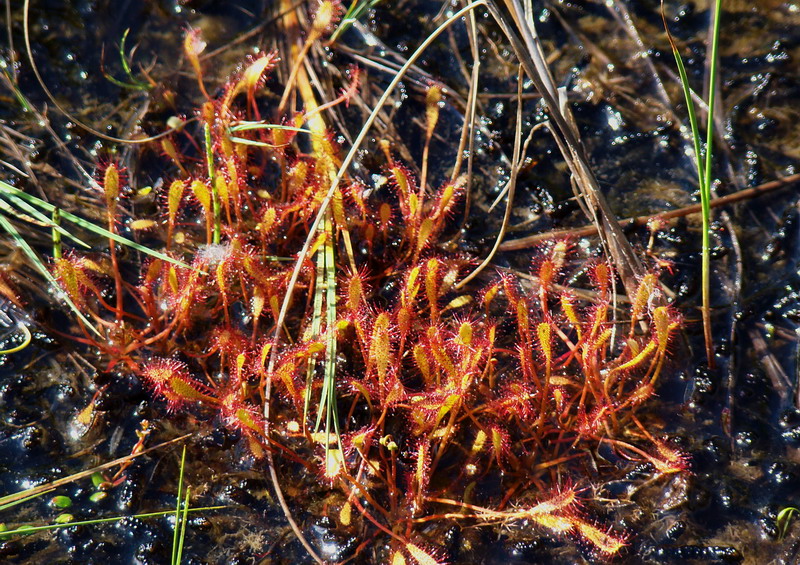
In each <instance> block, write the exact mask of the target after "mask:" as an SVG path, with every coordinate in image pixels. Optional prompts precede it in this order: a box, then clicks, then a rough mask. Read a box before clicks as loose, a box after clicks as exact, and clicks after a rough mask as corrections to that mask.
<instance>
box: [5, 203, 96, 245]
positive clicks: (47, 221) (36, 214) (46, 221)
mask: <svg viewBox="0 0 800 565" xmlns="http://www.w3.org/2000/svg"><path fill="white" fill-rule="evenodd" d="M6 198H8V202H9V203H10V204H13V205H14V206H16V207H17V208H19V209H21V210H23V211H25V212H27V213H28V214H30V215H31V216H32V217H33V218H34V219H36V221H38V222H41V224H42V225H43V226H44V227H48V228H51V229H53V230H55V231H57V232H58V233H60V234H61V235H63V236H64V237H68V238H69V239H71V240H72V241H74V242H75V243H77V244H78V245H80V246H81V247H84V248H86V249H91V246H90V245H89V244H88V243H86V242H85V241H83V240H82V239H80V238H79V237H77V236H76V235H73V234H71V233H70V232H69V231H68V230H65V229H64V228H63V227H61V226H60V225H59V224H57V223H55V222H54V221H53V219H52V215H51V216H50V217H49V218H48V217H47V216H45V215H44V214H42V213H41V212H40V211H39V210H37V209H36V208H34V207H33V206H31V205H30V204H28V203H27V202H25V201H24V200H22V199H21V198H17V197H16V196H12V195H10V194H9V195H6ZM60 215H61V211H60V210H59V216H60Z"/></svg>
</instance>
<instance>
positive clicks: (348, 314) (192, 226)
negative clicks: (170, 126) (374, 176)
mask: <svg viewBox="0 0 800 565" xmlns="http://www.w3.org/2000/svg"><path fill="white" fill-rule="evenodd" d="M190 33H192V34H194V33H195V32H190ZM198 42H202V39H201V38H200V37H193V38H192V41H191V45H190V46H187V49H189V48H191V49H195V50H198V49H199V47H198V45H199V44H198ZM196 55H197V53H195V57H196ZM267 57H269V58H270V59H266V58H267ZM274 57H275V56H274V54H268V55H262V56H261V57H259V58H256V59H253V60H251V61H248V63H247V64H246V65H245V67H244V68H243V69H242V70H241V71H240V72H238V73H236V74H235V75H233V76H232V77H231V78H230V80H229V81H228V82H227V83H226V84H225V85H224V87H223V88H222V93H221V94H220V95H219V96H217V97H213V98H211V97H208V96H207V95H205V96H206V98H208V100H207V101H206V102H205V104H204V105H203V107H202V108H201V109H200V111H199V113H198V114H199V123H200V128H201V130H202V134H201V135H202V140H201V141H200V142H198V144H197V145H198V146H202V147H203V150H204V152H205V155H203V156H202V157H203V158H202V160H201V162H199V163H198V162H195V163H190V162H188V160H187V162H184V163H183V164H182V166H181V167H176V171H175V175H176V178H174V179H170V180H169V182H166V183H164V187H165V188H164V194H163V195H161V197H160V198H159V199H157V200H156V202H157V205H158V206H160V207H161V208H162V210H161V212H162V213H161V217H162V218H163V222H162V223H163V226H162V227H161V229H160V230H159V231H156V232H155V234H154V236H155V237H156V238H160V239H162V240H163V249H162V250H161V253H162V254H164V256H165V257H169V258H170V259H171V261H168V260H166V259H165V258H153V259H147V260H145V261H143V262H142V265H141V275H140V279H139V281H138V284H135V285H134V284H130V283H129V282H126V281H125V280H124V279H123V278H122V277H121V269H122V265H121V264H120V262H119V261H118V260H115V259H114V248H113V247H112V246H109V254H110V257H111V259H110V260H108V261H104V260H95V261H94V263H93V264H89V263H87V261H92V259H91V258H90V257H85V256H82V255H81V254H80V253H79V252H77V251H70V252H68V253H65V254H64V255H63V256H62V262H61V263H59V262H58V261H56V262H54V271H56V273H57V275H58V276H57V278H58V279H59V280H60V281H61V284H62V286H63V287H64V290H65V292H67V294H69V295H71V296H72V298H73V302H75V304H76V305H77V307H78V308H79V309H80V310H81V313H82V315H83V316H84V320H85V321H79V322H78V324H79V326H81V329H82V330H83V331H82V334H83V335H82V337H80V338H79V339H80V341H82V342H83V343H85V344H87V345H90V346H92V347H93V348H96V350H97V351H99V352H100V355H101V356H102V357H103V360H104V362H105V363H106V365H107V366H108V367H117V368H118V369H119V370H124V371H126V372H130V373H133V374H135V375H137V376H138V377H139V378H140V379H142V381H143V382H144V383H145V385H146V388H147V389H148V390H149V391H150V393H151V394H152V396H153V398H154V399H155V400H156V402H157V403H160V404H163V405H164V414H165V417H168V416H169V415H170V414H172V413H175V412H177V411H178V410H182V411H183V410H189V411H191V412H192V413H196V414H198V415H202V416H203V417H205V419H207V420H208V421H214V422H218V423H219V425H223V426H225V427H227V428H228V429H229V430H230V431H231V432H233V433H237V434H239V435H240V436H241V437H242V438H243V439H244V440H245V441H246V446H247V447H248V448H249V450H250V451H251V453H252V454H253V456H254V457H255V458H261V457H262V455H265V454H266V455H267V456H270V457H275V458H276V459H277V460H278V461H282V460H283V461H290V462H291V463H292V464H295V465H296V466H297V467H298V468H299V469H300V472H301V473H302V474H303V478H317V479H318V480H319V482H320V483H321V484H322V485H324V488H325V489H326V490H327V491H328V492H329V494H330V496H329V498H328V500H329V504H328V505H327V510H326V512H327V513H328V514H329V515H330V516H332V517H335V519H336V520H337V521H338V523H339V524H340V525H341V526H342V527H347V528H352V529H353V530H355V531H359V532H362V534H361V535H363V539H364V540H368V539H374V538H376V537H380V538H382V539H383V541H384V542H385V544H384V548H385V549H384V551H385V555H381V558H383V559H384V560H389V559H391V561H393V562H398V563H399V562H403V561H402V560H408V561H409V562H418V563H438V562H442V561H443V560H444V559H445V557H444V555H443V554H442V552H441V550H440V549H439V548H437V547H436V546H437V540H435V539H428V537H427V532H428V531H429V526H430V523H431V522H436V523H439V524H450V523H464V524H472V525H477V526H484V527H490V526H491V525H494V524H498V523H503V524H511V523H529V524H534V525H535V527H536V528H537V530H539V531H541V532H542V533H544V534H546V535H551V536H554V537H558V538H570V539H577V540H580V542H581V543H583V544H585V545H586V546H587V547H588V548H589V551H591V552H593V553H596V554H598V555H600V556H603V557H612V556H614V555H617V554H619V553H620V552H621V551H622V550H623V548H624V546H625V544H626V540H627V539H628V537H629V536H630V535H631V533H630V532H624V531H616V530H614V529H613V528H604V527H600V526H598V525H597V524H596V523H595V521H594V519H593V518H592V517H591V511H590V510H588V509H582V503H581V497H582V496H583V495H582V494H581V492H582V490H583V489H584V487H585V486H586V485H587V483H591V482H592V481H593V480H595V479H599V477H597V476H590V477H586V476H585V475H584V474H583V473H584V472H585V468H586V467H588V465H587V459H588V458H590V457H591V454H592V453H594V452H597V451H598V450H600V449H605V450H611V451H612V452H614V453H615V454H616V455H617V456H618V458H619V459H620V460H621V461H624V460H627V459H630V460H636V461H638V462H641V463H647V464H649V465H650V466H651V468H652V469H653V473H654V475H656V476H657V477H662V476H670V475H674V474H676V473H682V472H685V471H686V470H687V465H688V464H687V461H686V458H685V457H684V456H683V454H682V453H681V452H680V451H679V450H676V449H674V448H672V447H671V446H669V445H668V444H667V443H666V442H665V441H664V440H663V439H662V438H660V437H659V436H658V435H657V434H654V433H653V432H652V431H651V430H648V422H647V419H646V418H645V417H644V416H641V415H639V416H637V411H639V410H640V407H641V406H642V405H643V404H644V403H645V402H647V401H648V399H649V398H650V397H652V396H653V394H654V393H655V390H656V387H657V385H658V382H659V379H660V377H661V375H662V373H663V372H664V369H665V366H666V365H667V364H668V356H669V350H670V346H671V343H672V342H673V340H674V337H675V334H676V332H677V330H678V329H679V328H680V324H681V321H680V317H679V316H678V315H677V314H676V312H674V311H673V310H672V309H671V308H670V307H669V306H666V305H664V303H665V301H664V300H663V296H662V294H661V291H660V289H659V285H658V280H657V276H656V274H655V273H648V274H645V275H644V276H643V277H642V278H641V280H639V281H638V285H637V286H636V291H635V292H634V293H633V294H632V296H631V304H630V306H629V308H627V309H622V311H621V312H620V311H616V310H615V308H619V307H618V306H615V304H616V303H617V302H619V301H615V299H616V298H617V297H615V296H614V295H613V292H614V284H613V282H614V280H615V277H616V274H615V272H614V270H613V268H612V267H611V266H610V265H609V264H608V263H606V262H605V261H603V260H597V261H596V263H595V264H593V265H592V266H591V267H590V268H588V269H585V271H586V272H588V275H583V276H580V275H576V274H575V269H574V266H573V265H572V260H573V258H574V257H575V255H574V254H573V252H572V250H571V249H570V242H569V241H564V240H562V241H558V242H555V243H553V244H551V245H549V246H545V247H542V248H540V249H539V251H538V253H537V257H536V259H535V261H534V267H533V271H532V273H531V277H532V280H533V281H534V282H533V284H527V283H525V284H523V281H522V280H521V279H520V278H519V277H517V276H514V275H512V274H510V273H502V274H499V275H498V276H496V277H484V278H476V279H475V281H474V282H472V283H471V285H470V286H469V288H461V287H460V286H459V284H458V283H459V281H460V280H462V279H463V278H464V277H465V276H466V275H467V274H468V273H469V272H470V271H471V270H472V267H473V266H474V264H475V262H476V258H475V257H472V256H469V255H467V254H465V253H463V252H459V251H452V250H447V249H446V248H445V247H444V246H441V245H440V243H441V242H442V241H443V240H445V239H447V235H448V230H449V229H451V228H450V217H451V216H452V215H453V214H454V212H455V211H457V210H458V208H459V206H460V205H461V202H462V199H463V197H464V195H463V192H464V183H463V180H462V179H460V178H455V179H452V180H450V181H446V182H444V183H443V184H442V185H441V186H438V187H436V186H431V183H430V179H429V178H428V179H426V180H425V181H424V182H423V181H422V180H420V179H417V178H416V176H415V175H414V174H412V173H411V172H410V170H409V169H408V168H407V167H406V166H404V165H403V164H402V163H400V162H399V160H398V159H397V158H396V156H395V152H394V151H393V149H392V146H391V143H389V142H388V141H387V142H385V143H382V144H381V147H382V149H383V152H384V155H385V165H384V167H385V168H384V171H383V174H384V175H385V177H386V178H387V179H388V182H387V183H386V184H385V186H384V187H383V188H380V189H377V188H376V189H375V190H372V191H371V192H370V191H367V190H365V187H363V186H362V185H360V184H359V183H358V182H356V181H355V180H352V179H347V178H345V179H343V181H342V182H340V183H339V184H338V186H337V188H336V190H334V193H333V198H332V200H331V206H330V209H329V211H328V213H327V215H326V216H325V219H324V221H323V222H322V223H321V226H322V227H321V229H312V228H313V226H314V218H315V214H316V212H317V211H318V210H319V209H320V207H321V204H322V202H323V201H324V200H325V195H326V193H327V192H328V190H329V188H330V186H331V179H332V176H336V169H337V165H338V163H339V159H340V157H339V150H338V148H337V146H336V143H335V142H334V138H333V136H332V135H331V133H330V132H329V131H328V130H327V129H326V128H324V127H323V126H324V122H323V123H322V125H320V122H319V121H318V118H319V116H320V112H319V107H312V106H311V104H310V102H309V101H308V100H307V99H306V101H305V103H304V105H303V107H302V108H301V109H298V110H297V111H290V110H289V106H287V108H286V111H285V112H278V108H276V107H273V106H274V104H273V106H270V99H269V98H268V97H264V99H263V100H262V99H260V90H259V89H258V88H256V86H253V85H258V84H260V83H261V81H262V76H263V75H264V74H265V73H268V72H269V71H270V70H271V66H272V65H271V63H272V61H273V60H274ZM296 68H298V69H299V68H300V67H299V66H298V67H296ZM196 71H197V73H198V77H202V74H201V73H202V68H201V66H200V62H199V59H198V61H197V68H196ZM297 72H300V71H297ZM199 80H200V84H202V78H200V79H199ZM353 83H355V80H354V79H353V80H351V83H350V84H343V85H342V88H343V90H344V94H343V95H342V98H341V100H338V101H337V102H338V103H344V102H346V101H347V100H348V97H349V96H351V94H348V93H352V91H353V88H352V84H353ZM288 87H291V85H288ZM436 88H438V87H436V86H434V87H432V88H431V91H434V89H436ZM273 94H276V93H273ZM441 96H442V93H441V92H438V93H437V92H435V91H434V92H433V93H432V94H430V96H429V98H430V100H429V107H430V108H431V112H430V113H429V116H428V119H427V121H426V130H425V132H424V137H423V139H422V142H423V144H425V145H426V146H427V143H428V141H429V140H430V138H431V136H432V133H433V130H434V129H435V126H436V119H435V116H434V113H435V111H434V110H433V108H434V107H436V108H438V106H439V98H440V97H441ZM304 99H305V97H304ZM273 102H274V101H273ZM275 114H277V115H275ZM264 115H271V116H273V117H272V118H271V119H264V118H263V116H264ZM242 126H246V127H242ZM309 138H310V139H309ZM298 140H300V141H298ZM170 141H171V142H172V144H173V146H175V147H177V146H178V145H179V140H178V139H171V140H170ZM306 141H310V143H306ZM182 151H184V150H183V148H181V150H178V151H175V152H173V153H172V154H171V155H170V158H171V159H176V158H177V159H180V155H181V152H182ZM185 151H186V152H188V151H189V148H186V149H185ZM428 151H429V149H426V154H427V152H428ZM275 163H280V167H275V166H274V164H275ZM114 167H115V166H114V165H111V166H110V167H109V169H108V170H113V169H114ZM186 173H188V176H185V175H186ZM428 176H430V175H428ZM119 182H120V181H119V177H117V179H116V180H115V179H114V175H113V173H111V176H109V174H108V173H106V174H104V175H103V179H102V183H101V185H102V187H103V191H104V194H105V197H106V200H107V212H108V218H107V219H108V222H107V224H108V229H107V230H106V231H107V232H109V233H111V234H114V229H115V226H116V225H117V224H118V223H119V222H120V220H121V216H123V215H124V211H123V210H121V208H120V207H119V206H117V205H116V199H117V197H118V195H119ZM307 238H311V241H312V245H311V253H310V254H309V255H308V256H307V257H308V258H307V259H306V260H305V261H303V262H302V263H300V265H299V267H298V268H299V278H298V282H297V284H296V285H295V289H294V290H295V292H294V297H293V299H292V301H291V303H290V304H289V306H288V309H287V315H286V316H285V320H284V323H283V324H282V325H283V326H284V328H283V331H284V332H285V333H286V335H287V336H288V339H286V340H285V341H286V343H287V344H288V345H285V344H283V345H281V344H276V342H275V340H274V338H273V335H274V331H275V326H276V325H278V321H279V319H280V318H281V313H280V310H281V304H282V301H283V300H284V297H285V295H286V293H287V288H288V287H289V283H290V280H291V278H292V271H293V268H294V265H293V264H292V263H291V262H287V261H282V260H280V258H282V257H295V256H296V255H297V254H298V252H299V250H300V249H301V248H302V246H303V242H305V241H306V240H307ZM353 241H358V242H365V245H367V246H368V247H369V251H370V252H369V253H362V254H360V255H357V256H356V255H355V254H353V253H352V246H349V244H348V242H350V243H352V242H353ZM312 258H313V259H312ZM177 261H182V262H184V263H186V264H188V265H189V266H188V267H187V266H182V265H180V264H176V262H177ZM62 264H63V265H70V267H63V268H61V269H62V270H63V271H64V272H65V273H66V275H65V274H64V273H60V274H59V273H58V270H59V268H60V267H59V265H62ZM93 265H97V268H94V266H93ZM81 281H82V282H81ZM587 288H588V289H589V292H586V289H587ZM581 289H583V291H581ZM106 297H112V298H113V299H108V300H107V299H106ZM476 297H477V298H476ZM323 305H324V307H323ZM619 320H627V321H626V322H625V323H622V322H619ZM87 321H88V322H87ZM87 323H88V324H90V325H91V326H92V329H90V328H89V327H87ZM95 332H96V333H102V334H103V335H104V337H105V338H106V339H103V340H100V339H97V338H96V337H95V336H94V333H95ZM334 350H335V351H336V352H337V354H336V355H334V354H332V353H331V352H332V351H334ZM271 356H274V357H275V359H276V362H275V364H274V368H273V369H270V363H269V359H270V357H271ZM329 371H335V375H334V376H335V378H331V375H330V373H329ZM320 377H322V378H320ZM267 384H269V386H270V387H271V388H272V390H273V391H274V394H273V395H272V396H271V397H270V398H269V399H268V398H266V394H265V388H266V386H267ZM319 398H323V399H325V400H324V402H316V401H315V400H313V399H319ZM309 399H312V400H311V401H309ZM264 402H269V406H270V421H269V425H270V426H271V427H272V428H273V429H275V430H277V431H278V432H279V433H277V434H270V435H268V434H266V433H265V431H264V429H265V426H266V424H267V423H266V422H265V420H264V418H263V417H262V415H261V412H260V407H261V406H262V405H263V403H264ZM323 405H324V407H323ZM323 417H324V418H326V419H328V420H329V421H331V423H332V424H335V425H336V430H337V432H336V434H335V436H337V438H334V437H333V435H334V434H332V433H331V431H330V430H331V428H330V427H326V428H325V431H324V432H320V431H319V430H320V426H319V425H318V422H320V420H321V419H322V418H323ZM215 418H216V419H215ZM286 480H287V481H290V480H292V479H289V478H287V479H286ZM565 481H566V482H565ZM495 483H499V484H500V485H502V489H501V490H502V492H503V494H502V496H498V495H494V494H491V489H489V488H487V485H490V484H495ZM565 485H566V486H565ZM573 485H574V486H573ZM593 502H594V504H601V501H593ZM362 548H363V546H362Z"/></svg>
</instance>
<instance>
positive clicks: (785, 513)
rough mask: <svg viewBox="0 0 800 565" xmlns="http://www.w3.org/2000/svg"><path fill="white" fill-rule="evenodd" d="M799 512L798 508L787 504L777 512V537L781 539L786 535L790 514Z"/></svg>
mask: <svg viewBox="0 0 800 565" xmlns="http://www.w3.org/2000/svg"><path fill="white" fill-rule="evenodd" d="M795 514H800V508H796V507H795V506H787V507H786V508H784V509H782V510H781V511H780V512H778V517H777V518H776V519H775V524H776V525H777V526H778V539H779V540H782V539H784V538H785V537H786V534H787V533H788V531H789V524H791V523H792V516H794V515H795Z"/></svg>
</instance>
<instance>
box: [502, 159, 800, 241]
mask: <svg viewBox="0 0 800 565" xmlns="http://www.w3.org/2000/svg"><path fill="white" fill-rule="evenodd" d="M798 181H800V173H798V174H794V175H790V176H788V177H785V178H782V179H777V180H773V181H770V182H766V183H764V184H760V185H758V186H754V187H751V188H745V189H743V190H739V191H737V192H734V193H732V194H727V195H725V196H720V197H719V198H714V199H712V200H711V202H710V204H711V207H712V208H719V207H720V206H725V205H727V204H733V203H736V202H741V201H742V200H749V199H750V198H755V197H757V196H761V195H762V194H766V193H768V192H772V191H774V190H777V189H779V188H784V187H786V186H789V185H790V184H793V183H795V182H798ZM701 211H702V206H701V205H700V204H699V203H698V204H692V205H691V206H684V207H683V208H678V209H676V210H669V211H666V212H658V213H656V214H649V215H645V216H636V217H634V218H626V219H624V220H619V221H618V224H619V227H620V228H621V229H626V228H629V227H631V226H644V225H647V223H648V222H650V221H652V220H671V219H673V218H682V217H684V216H690V215H692V214H699V213H700V212H701ZM590 235H597V226H593V225H592V226H584V227H582V228H574V229H565V230H553V231H549V232H545V233H537V234H534V235H529V236H527V237H521V238H519V239H512V240H510V241H506V242H504V243H503V244H502V245H501V246H500V251H515V250H518V249H527V248H529V247H533V246H535V245H538V244H539V243H541V242H542V241H548V240H551V239H559V238H564V237H587V236H590Z"/></svg>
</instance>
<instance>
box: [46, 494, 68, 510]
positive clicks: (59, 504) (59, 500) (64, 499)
mask: <svg viewBox="0 0 800 565" xmlns="http://www.w3.org/2000/svg"><path fill="white" fill-rule="evenodd" d="M50 504H52V505H53V506H55V507H56V508H69V507H70V506H72V499H71V498H70V497H68V496H54V497H53V499H52V500H51V501H50Z"/></svg>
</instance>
